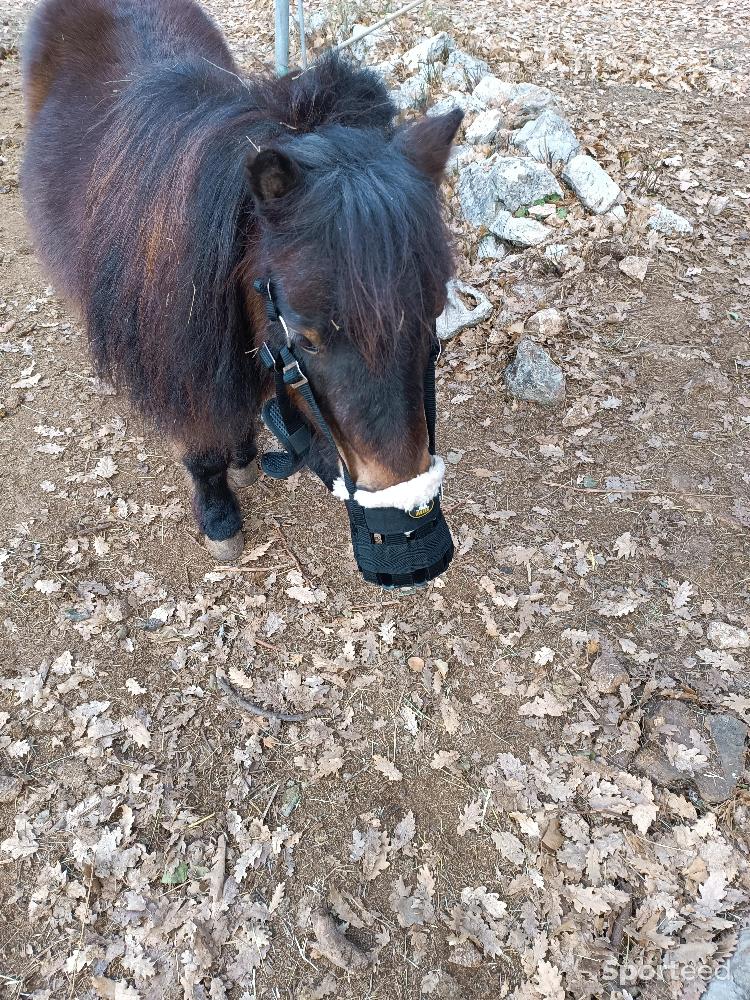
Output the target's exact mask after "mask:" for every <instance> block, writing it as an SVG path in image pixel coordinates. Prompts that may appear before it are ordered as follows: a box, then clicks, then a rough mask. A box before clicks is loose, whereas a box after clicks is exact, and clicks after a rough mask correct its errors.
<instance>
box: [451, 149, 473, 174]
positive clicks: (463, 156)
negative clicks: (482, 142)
mask: <svg viewBox="0 0 750 1000" xmlns="http://www.w3.org/2000/svg"><path fill="white" fill-rule="evenodd" d="M473 156H474V150H473V149H471V148H470V147H469V146H454V147H453V148H452V149H451V155H450V156H449V157H448V162H447V163H446V165H445V172H446V174H457V173H458V172H459V170H460V169H461V168H462V167H463V166H464V165H465V164H467V163H469V162H470V161H471V160H472V158H473Z"/></svg>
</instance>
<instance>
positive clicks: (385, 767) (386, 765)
mask: <svg viewBox="0 0 750 1000" xmlns="http://www.w3.org/2000/svg"><path fill="white" fill-rule="evenodd" d="M372 763H373V765H374V766H375V768H376V770H378V771H380V773H381V774H383V775H385V777H386V778H387V779H388V780H389V781H401V779H402V778H403V774H402V773H401V771H399V769H398V768H397V767H396V765H395V764H392V763H391V762H390V761H389V760H388V759H387V758H386V757H381V755H380V754H379V753H376V754H373V758H372Z"/></svg>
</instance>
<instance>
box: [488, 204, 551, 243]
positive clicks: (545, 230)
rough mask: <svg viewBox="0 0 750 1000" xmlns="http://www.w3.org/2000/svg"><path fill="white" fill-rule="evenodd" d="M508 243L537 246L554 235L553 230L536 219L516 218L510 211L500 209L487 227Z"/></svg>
mask: <svg viewBox="0 0 750 1000" xmlns="http://www.w3.org/2000/svg"><path fill="white" fill-rule="evenodd" d="M487 228H488V229H489V231H490V232H491V233H494V235H495V236H497V237H498V238H499V239H501V240H505V242H506V243H512V244H513V246H517V247H535V246H538V245H539V244H540V243H544V241H545V240H546V239H549V237H550V236H551V235H552V230H551V229H550V228H549V227H548V226H545V225H544V224H543V223H541V222H537V221H536V219H516V218H515V216H513V215H511V214H510V212H505V211H502V210H501V211H500V212H498V213H497V215H496V216H495V218H494V219H493V220H492V222H491V223H490V224H489V226H488V227H487Z"/></svg>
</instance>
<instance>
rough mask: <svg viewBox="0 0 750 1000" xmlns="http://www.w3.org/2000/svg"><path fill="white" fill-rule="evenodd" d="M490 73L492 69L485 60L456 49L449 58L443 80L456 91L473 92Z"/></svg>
mask: <svg viewBox="0 0 750 1000" xmlns="http://www.w3.org/2000/svg"><path fill="white" fill-rule="evenodd" d="M489 71H490V67H489V65H488V63H486V62H485V61H484V59H477V58H476V56H470V55H469V54H468V52H463V51H462V50H461V49H454V50H453V52H451V54H450V55H449V56H448V62H447V63H446V67H445V72H444V73H443V80H444V81H445V83H446V84H447V85H448V86H449V87H453V88H455V89H456V90H473V89H474V87H476V85H477V84H478V83H479V81H480V80H481V79H482V77H483V76H486V75H487V74H488V73H489Z"/></svg>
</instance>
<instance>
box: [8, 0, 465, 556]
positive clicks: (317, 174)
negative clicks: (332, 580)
mask: <svg viewBox="0 0 750 1000" xmlns="http://www.w3.org/2000/svg"><path fill="white" fill-rule="evenodd" d="M23 73H24V88H25V96H26V110H27V117H28V126H29V127H28V141H27V146H26V155H25V160H24V165H23V176H22V185H23V194H24V198H25V203H26V209H27V214H28V218H29V221H30V224H31V228H32V230H33V234H34V238H35V241H36V245H37V248H38V250H39V253H40V256H41V257H42V260H43V261H44V262H45V264H46V265H47V267H48V268H49V270H50V272H51V274H52V276H53V279H54V281H55V282H56V284H57V287H58V288H59V290H60V292H61V293H62V294H64V295H65V296H66V297H67V298H68V299H69V300H70V301H71V302H72V303H73V304H74V305H75V306H76V307H77V308H78V310H79V311H80V313H81V315H82V317H83V318H84V320H85V323H86V326H87V329H88V334H89V339H90V343H91V349H92V352H93V356H94V359H95V362H96V365H97V368H98V370H99V372H100V373H101V374H102V375H104V376H106V377H108V378H110V379H112V380H113V381H114V382H115V383H116V384H117V385H119V386H122V387H124V388H125V389H126V390H127V391H128V393H129V395H130V396H131V398H132V399H133V400H134V402H135V403H136V404H137V405H138V406H139V407H140V409H141V410H142V411H143V412H144V413H145V414H147V416H149V417H150V418H151V419H152V420H153V421H154V422H155V423H156V425H157V427H158V428H159V429H160V430H161V431H162V432H164V433H166V434H167V435H168V436H169V437H170V438H171V439H173V440H174V441H175V442H176V443H177V444H178V446H179V448H180V449H181V455H182V456H183V461H184V464H185V466H186V467H187V469H188V471H189V472H190V473H191V475H192V477H193V480H194V485H195V500H194V507H195V510H196V515H197V518H198V521H199V524H200V527H201V530H202V531H203V532H204V533H205V535H206V538H207V541H208V543H209V548H211V549H212V551H213V552H214V553H215V554H216V555H217V556H218V557H219V558H229V557H232V556H234V555H236V554H237V550H238V546H240V547H241V537H242V536H241V518H240V514H239V510H238V507H237V503H236V501H235V498H234V495H233V494H232V491H231V489H230V486H229V482H232V483H233V484H234V485H248V484H249V483H250V482H251V481H252V480H253V478H254V476H255V474H256V473H255V469H256V466H255V457H256V446H255V430H256V421H257V415H258V411H259V407H260V404H261V402H262V400H263V399H264V398H265V397H266V396H268V395H269V393H270V391H271V385H270V383H269V379H268V377H267V376H266V375H265V373H264V371H263V369H262V368H261V366H260V365H259V363H258V358H257V350H258V347H259V345H260V344H261V343H262V342H263V340H264V339H265V338H266V337H267V336H268V335H269V333H268V323H267V319H266V313H265V305H264V301H263V298H262V296H261V295H259V294H258V293H257V292H255V291H254V289H253V279H254V278H257V277H263V278H264V279H270V280H271V282H272V287H273V290H274V295H275V297H276V300H277V302H278V303H279V304H280V308H282V310H283V313H284V316H285V317H286V319H287V323H288V325H289V327H290V329H291V331H292V335H293V338H294V343H295V345H296V347H297V348H298V349H302V350H304V351H306V352H307V354H306V356H305V359H306V371H307V375H308V378H309V379H310V383H311V385H312V387H313V388H314V391H315V395H316V398H317V399H318V402H319V404H320V406H321V409H322V411H323V413H324V415H325V418H326V420H327V421H328V423H329V426H330V428H331V429H332V431H333V435H334V437H335V440H336V444H337V446H338V448H339V451H340V452H341V455H342V456H343V457H344V459H345V461H346V463H347V466H348V468H349V470H350V471H351V473H352V476H353V478H354V479H355V481H356V482H357V484H358V485H359V486H360V487H361V488H363V489H370V490H372V489H382V488H384V487H387V486H390V485H392V484H395V483H401V482H404V481H405V480H410V479H411V478H412V477H414V476H415V475H417V474H419V473H421V472H423V471H424V470H425V469H426V468H427V467H428V465H429V461H430V459H429V455H428V452H427V445H426V428H425V418H424V409H423V403H422V373H423V371H424V369H425V365H426V362H427V358H428V352H429V345H430V337H431V330H432V325H433V321H434V318H435V316H436V315H437V314H439V313H440V311H441V309H442V308H443V304H444V294H445V291H444V290H445V284H446V281H447V279H448V278H449V277H450V274H451V257H450V253H449V249H448V243H447V238H446V233H445V230H444V226H443V223H442V220H441V215H440V207H439V200H438V191H437V185H438V183H439V181H440V177H441V175H442V171H443V168H444V166H445V163H446V160H447V157H448V155H449V151H450V144H451V141H452V139H453V136H454V134H455V132H456V130H457V128H458V125H459V123H460V120H461V114H460V112H453V113H450V114H448V115H444V116H441V117H434V118H425V119H423V120H421V121H419V122H417V123H416V124H413V125H411V126H409V127H406V128H397V127H396V125H395V121H394V119H395V114H396V111H395V108H394V106H393V104H392V103H391V101H390V100H389V98H388V95H387V92H386V91H385V89H384V87H383V84H382V82H381V80H380V79H379V78H378V77H377V76H376V75H375V74H373V73H372V72H369V71H367V70H362V69H357V68H355V67H354V66H352V65H351V64H350V63H348V62H346V61H344V60H343V59H340V58H336V57H328V58H325V59H323V60H322V61H320V62H318V63H317V64H316V65H315V66H313V68H312V69H310V70H308V71H307V72H304V73H292V74H289V75H288V76H285V77H283V78H281V79H275V78H273V77H270V76H267V77H251V78H244V77H243V76H242V75H241V74H240V70H239V69H238V67H237V65H236V64H235V63H234V61H233V59H232V56H231V55H230V53H229V50H228V48H227V45H226V42H225V41H224V39H223V37H222V35H221V34H220V32H219V30H218V29H217V27H216V26H215V25H214V24H213V22H212V21H211V20H210V19H209V18H208V16H207V15H206V14H205V13H204V12H203V10H202V9H201V8H200V7H199V6H198V5H197V4H195V3H194V2H192V0H43V2H42V3H41V4H40V5H39V7H38V8H37V9H36V11H35V14H34V16H33V18H32V21H31V24H30V26H29V29H28V32H27V36H26V40H25V45H24V51H23ZM308 355H309V357H308ZM308 362H309V363H308ZM301 408H302V409H304V406H303V405H302V406H301ZM311 464H312V465H313V466H314V467H315V468H316V471H318V472H319V473H320V474H321V475H322V477H323V478H324V480H325V481H326V482H327V483H328V485H329V486H330V485H331V482H332V480H333V478H334V477H335V475H336V474H337V459H336V455H335V453H334V452H333V449H332V448H331V447H330V446H326V444H325V441H323V439H322V438H318V439H317V447H316V448H315V449H314V454H313V458H312V461H311Z"/></svg>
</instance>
